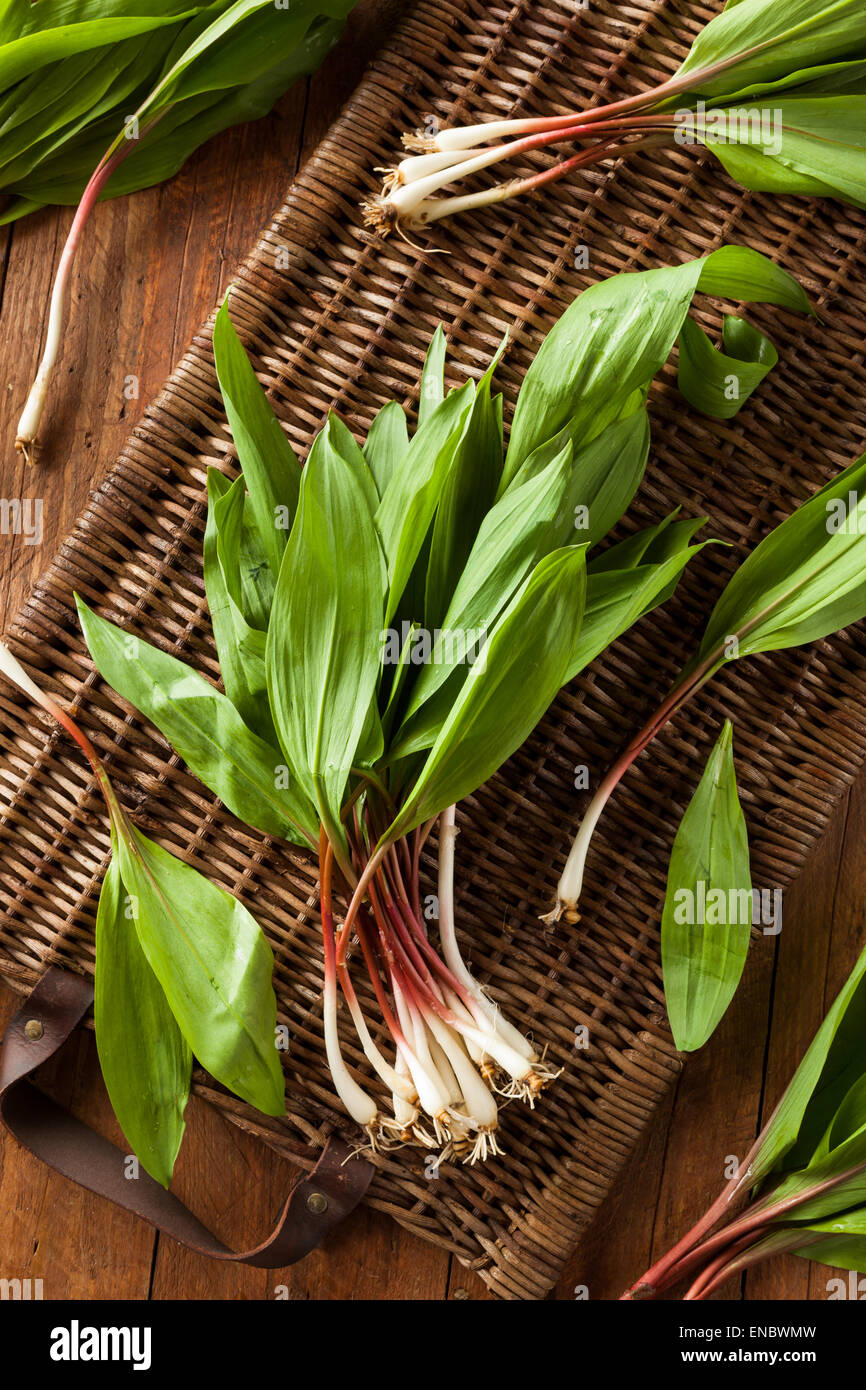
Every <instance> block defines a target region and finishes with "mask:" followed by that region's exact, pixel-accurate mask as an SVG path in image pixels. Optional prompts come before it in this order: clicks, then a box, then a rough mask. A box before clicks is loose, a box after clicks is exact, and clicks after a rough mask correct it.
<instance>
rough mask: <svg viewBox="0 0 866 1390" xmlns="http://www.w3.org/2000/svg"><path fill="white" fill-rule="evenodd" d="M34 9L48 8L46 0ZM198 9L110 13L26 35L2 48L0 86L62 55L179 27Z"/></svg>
mask: <svg viewBox="0 0 866 1390" xmlns="http://www.w3.org/2000/svg"><path fill="white" fill-rule="evenodd" d="M34 8H35V9H42V8H45V6H44V4H43V3H42V0H40V4H39V5H37V6H34ZM196 12H197V10H196V7H194V6H192V7H190V8H189V9H187V10H186V11H184V12H183V13H181V14H165V15H159V14H156V15H131V16H128V17H126V18H116V17H113V16H106V17H105V18H100V19H91V20H86V21H85V22H83V23H81V24H58V25H57V26H56V27H55V28H53V29H44V30H42V31H40V32H37V33H30V34H22V35H21V36H20V37H19V38H17V39H13V40H12V41H11V42H7V43H5V44H3V46H2V48H0V88H3V89H4V90H5V89H6V88H7V87H11V86H13V84H14V83H16V82H20V81H21V79H22V78H24V77H27V76H29V74H30V73H32V72H35V71H36V70H37V69H38V68H41V67H44V66H45V65H46V64H48V63H53V62H56V61H57V60H58V59H60V58H68V57H69V56H70V55H72V54H76V53H81V52H83V51H84V50H86V49H90V48H97V47H98V48H104V47H108V46H109V45H110V44H115V43H119V42H121V41H122V40H123V39H127V38H130V37H132V36H134V35H138V34H146V33H148V32H149V31H151V30H153V29H159V28H164V27H168V26H176V25H177V23H178V21H179V20H184V19H189V18H191V17H192V16H194V15H195V14H196Z"/></svg>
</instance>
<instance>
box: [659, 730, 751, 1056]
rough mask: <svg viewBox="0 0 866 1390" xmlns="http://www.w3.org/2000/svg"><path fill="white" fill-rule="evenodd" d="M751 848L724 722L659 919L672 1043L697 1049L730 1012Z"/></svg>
mask: <svg viewBox="0 0 866 1390" xmlns="http://www.w3.org/2000/svg"><path fill="white" fill-rule="evenodd" d="M751 923H752V884H751V878H750V875H749V841H748V835H747V832H746V822H745V818H744V816H743V813H742V810H741V809H740V802H739V798H738V796H737V779H736V773H735V771H734V758H733V744H732V728H731V723H730V720H726V721H725V725H724V728H723V729H722V732H721V734H720V735H719V738H718V740H717V742H716V745H715V747H714V748H713V751H712V753H711V754H710V756H709V759H708V761H707V766H706V769H705V771H704V774H703V776H702V778H701V780H700V783H699V785H698V789H697V791H696V792H695V794H694V796H693V798H692V800H691V802H690V804H689V806H688V809H687V810H686V813H685V815H684V816H683V819H682V821H681V822H680V827H679V830H678V831H677V835H676V839H675V840H674V847H673V851H672V853H671V862H670V869H669V871H668V886H667V896H666V898H665V906H664V913H663V916H662V972H663V975H664V986H665V999H666V1001H667V1009H668V1017H669V1019H670V1024H671V1030H672V1032H673V1035H674V1042H675V1043H676V1045H677V1047H678V1048H679V1050H680V1051H681V1052H694V1051H696V1049H697V1048H699V1047H703V1045H704V1043H705V1042H706V1041H707V1039H708V1038H710V1037H711V1036H712V1034H713V1032H714V1031H715V1029H716V1026H717V1024H718V1023H719V1021H720V1019H721V1018H722V1015H723V1014H724V1013H725V1012H726V1010H727V1008H728V1005H729V1004H730V1002H731V1000H732V998H733V997H734V993H735V991H736V988H737V985H738V984H739V982H740V976H741V975H742V973H743V967H744V965H745V963H746V954H747V952H748V949H749V932H750V928H751Z"/></svg>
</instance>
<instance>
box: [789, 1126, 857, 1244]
mask: <svg viewBox="0 0 866 1390" xmlns="http://www.w3.org/2000/svg"><path fill="white" fill-rule="evenodd" d="M791 1198H797V1205H796V1209H795V1213H794V1212H792V1213H791V1214H792V1215H793V1214H796V1216H797V1219H798V1220H803V1221H812V1220H814V1219H816V1218H825V1217H832V1216H833V1215H834V1214H835V1213H837V1212H840V1211H844V1210H845V1209H846V1208H848V1207H854V1206H863V1205H864V1203H866V1127H864V1128H861V1129H859V1130H858V1131H857V1132H856V1133H854V1134H852V1135H850V1136H849V1137H848V1138H847V1139H845V1140H843V1141H842V1142H841V1143H840V1144H838V1145H836V1147H835V1148H833V1149H831V1150H830V1152H829V1153H824V1152H821V1151H819V1152H818V1153H817V1154H816V1156H815V1157H814V1158H813V1159H811V1161H810V1162H809V1164H808V1165H807V1166H806V1167H805V1168H801V1169H799V1170H797V1171H795V1172H788V1173H786V1174H785V1175H784V1176H783V1177H782V1178H781V1180H780V1181H779V1182H778V1183H777V1184H775V1185H774V1187H773V1200H774V1202H775V1201H777V1200H778V1201H780V1202H784V1201H788V1200H790V1199H791Z"/></svg>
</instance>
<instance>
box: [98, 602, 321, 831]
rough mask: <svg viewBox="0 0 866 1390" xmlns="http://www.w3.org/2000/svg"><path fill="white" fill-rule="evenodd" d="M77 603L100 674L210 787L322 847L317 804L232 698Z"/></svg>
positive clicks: (247, 813) (254, 817)
mask: <svg viewBox="0 0 866 1390" xmlns="http://www.w3.org/2000/svg"><path fill="white" fill-rule="evenodd" d="M76 602H77V605H78V616H79V619H80V622H81V627H82V630H83V632H84V637H85V640H86V642H87V646H88V649H89V651H90V655H91V656H92V658H93V660H94V663H95V664H96V667H97V670H98V671H99V673H100V675H101V676H102V677H103V679H104V680H106V681H108V683H109V685H111V686H112V687H113V688H114V689H115V690H116V691H117V692H118V694H119V695H122V696H123V698H124V699H125V700H129V701H130V703H131V704H134V705H135V707H136V709H138V710H140V711H141V712H142V714H144V715H145V716H146V717H147V718H148V719H150V720H151V721H152V723H154V724H155V725H156V727H157V728H158V729H159V730H160V732H161V733H162V734H163V735H164V736H165V737H166V738H167V739H168V741H169V743H170V744H171V746H172V747H173V748H174V749H175V751H176V752H177V753H178V754H179V756H180V757H181V758H183V760H184V762H185V763H186V764H187V766H188V767H189V768H190V769H191V770H192V771H193V772H194V773H195V775H196V776H197V777H200V778H201V780H202V781H203V782H204V784H205V786H207V787H210V789H211V791H212V792H213V793H214V795H215V796H218V797H219V798H220V800H221V801H223V802H224V803H225V805H226V806H227V807H228V808H229V810H230V811H231V812H233V814H234V815H236V816H237V817H238V818H239V819H240V820H242V821H245V822H246V823H247V825H252V826H254V827H255V828H256V829H257V830H261V831H264V833H265V834H268V835H278V836H281V837H284V838H286V839H290V840H293V841H294V842H295V843H296V844H306V845H310V844H316V843H317V840H318V827H317V823H316V816H315V812H314V810H313V808H312V806H311V805H310V804H309V802H308V801H307V799H306V798H305V797H304V795H303V793H302V791H301V789H300V787H299V786H298V785H297V783H296V782H295V779H294V778H290V775H289V773H288V772H287V770H286V768H285V767H283V766H282V765H281V759H280V755H279V753H278V752H277V750H276V749H274V748H270V747H269V746H268V745H267V744H266V743H264V742H263V741H262V739H260V738H259V737H258V735H257V734H254V733H253V732H252V730H251V729H249V728H247V726H246V724H244V722H243V720H242V719H241V717H240V715H239V714H238V712H237V710H236V709H235V707H234V705H233V704H232V703H231V701H230V700H229V698H228V697H227V696H226V695H223V694H222V693H221V692H220V691H219V690H217V689H215V687H214V686H212V685H211V684H210V682H209V681H206V680H205V679H204V677H203V676H200V675H198V673H197V672H195V671H193V670H192V669H191V667H189V666H186V665H185V664H184V662H182V661H178V659H177V657H174V656H170V655H169V654H168V652H163V651H160V650H159V648H158V647H153V646H151V645H150V643H149V642H145V641H143V640H142V639H141V638H140V637H136V636H134V635H133V634H132V633H129V632H124V631H123V629H122V628H119V627H115V625H114V624H113V623H110V622H107V621H106V620H105V619H104V618H100V617H98V616H97V614H96V613H94V612H92V611H91V610H90V609H89V608H88V607H87V605H86V604H85V603H83V602H82V600H81V599H80V598H77V599H76ZM286 782H288V783H289V785H288V786H285V785H284V784H285V783H286Z"/></svg>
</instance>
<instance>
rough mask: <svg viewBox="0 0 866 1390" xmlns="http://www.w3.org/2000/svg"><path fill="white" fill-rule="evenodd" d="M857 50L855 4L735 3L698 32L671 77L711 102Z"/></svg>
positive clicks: (822, 0)
mask: <svg viewBox="0 0 866 1390" xmlns="http://www.w3.org/2000/svg"><path fill="white" fill-rule="evenodd" d="M862 51H863V8H862V5H861V4H860V0H829V3H828V2H827V0H784V3H780V2H779V0H739V3H738V4H736V5H730V4H729V5H727V6H726V7H725V9H724V11H723V12H722V13H721V14H720V15H717V16H716V18H715V19H713V20H711V21H710V23H709V24H707V25H706V27H705V28H704V29H702V30H701V32H700V34H699V35H698V37H697V38H696V39H695V42H694V43H693V44H692V47H691V50H690V51H689V55H688V57H687V58H686V60H685V62H684V63H683V64H682V66H681V67H680V68H679V69H678V71H677V74H676V76H677V77H678V78H679V77H682V76H685V75H687V74H691V75H692V78H693V88H692V90H693V91H694V92H699V93H701V94H702V95H703V96H716V97H717V96H723V95H724V94H725V92H729V91H732V90H733V91H743V92H744V91H747V90H750V89H751V88H752V87H753V85H755V84H758V83H766V82H771V81H774V80H776V79H778V78H782V77H784V76H785V75H786V74H787V73H790V72H796V71H797V69H799V68H802V67H804V66H814V65H816V64H819V63H825V62H829V61H833V60H836V59H839V58H843V57H846V56H851V55H855V54H857V53H860V54H862ZM714 68H717V69H720V70H719V71H718V72H717V74H716V75H710V76H704V74H705V73H707V70H709V69H714Z"/></svg>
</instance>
